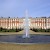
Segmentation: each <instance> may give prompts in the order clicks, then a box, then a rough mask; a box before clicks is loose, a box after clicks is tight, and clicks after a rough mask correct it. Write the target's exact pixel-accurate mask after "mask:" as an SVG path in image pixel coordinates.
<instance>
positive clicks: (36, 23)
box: [0, 17, 50, 29]
mask: <svg viewBox="0 0 50 50" xmlns="http://www.w3.org/2000/svg"><path fill="white" fill-rule="evenodd" d="M28 20H29V27H30V28H42V29H49V28H50V18H46V17H37V18H32V17H30V18H29V19H28ZM24 25H25V18H0V27H2V28H7V29H12V28H24Z"/></svg>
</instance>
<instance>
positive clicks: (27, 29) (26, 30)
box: [23, 10, 30, 38]
mask: <svg viewBox="0 0 50 50" xmlns="http://www.w3.org/2000/svg"><path fill="white" fill-rule="evenodd" d="M28 18H29V17H28V11H27V10H26V12H25V23H24V24H25V27H24V35H23V38H30V35H29V20H28Z"/></svg>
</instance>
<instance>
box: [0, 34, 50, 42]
mask: <svg viewBox="0 0 50 50" xmlns="http://www.w3.org/2000/svg"><path fill="white" fill-rule="evenodd" d="M30 36H31V37H30V38H22V35H1V36H0V41H1V42H15V43H48V42H50V36H44V35H30Z"/></svg>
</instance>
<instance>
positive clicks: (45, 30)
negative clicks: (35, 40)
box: [31, 28, 50, 32]
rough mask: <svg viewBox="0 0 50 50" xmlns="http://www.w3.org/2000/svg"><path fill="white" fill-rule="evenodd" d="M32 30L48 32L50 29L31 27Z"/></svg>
mask: <svg viewBox="0 0 50 50" xmlns="http://www.w3.org/2000/svg"><path fill="white" fill-rule="evenodd" d="M31 30H32V31H35V32H50V29H35V28H33V29H31Z"/></svg>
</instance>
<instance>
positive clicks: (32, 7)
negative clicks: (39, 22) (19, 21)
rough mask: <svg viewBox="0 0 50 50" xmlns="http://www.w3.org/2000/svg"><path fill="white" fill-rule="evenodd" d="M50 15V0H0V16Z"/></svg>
mask: <svg viewBox="0 0 50 50" xmlns="http://www.w3.org/2000/svg"><path fill="white" fill-rule="evenodd" d="M26 9H27V10H28V15H29V16H31V17H41V16H50V0H0V16H3V17H8V16H10V17H17V16H18V17H23V16H25V11H26Z"/></svg>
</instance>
